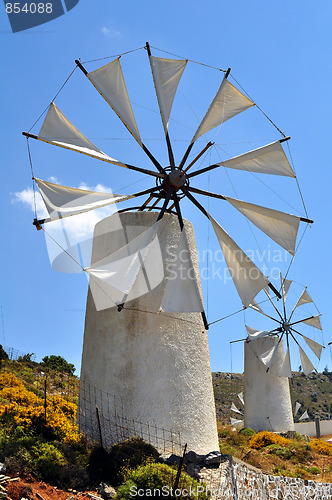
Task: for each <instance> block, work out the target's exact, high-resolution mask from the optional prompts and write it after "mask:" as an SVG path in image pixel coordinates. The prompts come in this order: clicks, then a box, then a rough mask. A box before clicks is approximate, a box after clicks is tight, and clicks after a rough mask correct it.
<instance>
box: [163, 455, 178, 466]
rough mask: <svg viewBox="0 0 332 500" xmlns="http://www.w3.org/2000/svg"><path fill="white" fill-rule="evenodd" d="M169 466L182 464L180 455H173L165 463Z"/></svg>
mask: <svg viewBox="0 0 332 500" xmlns="http://www.w3.org/2000/svg"><path fill="white" fill-rule="evenodd" d="M165 463H166V464H167V465H179V463H180V457H179V456H178V455H174V454H173V455H171V456H170V457H168V458H167V459H166V461H165Z"/></svg>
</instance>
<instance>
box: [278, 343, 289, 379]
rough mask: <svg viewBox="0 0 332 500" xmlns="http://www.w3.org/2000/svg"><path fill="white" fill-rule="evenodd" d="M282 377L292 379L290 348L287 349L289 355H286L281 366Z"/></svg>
mask: <svg viewBox="0 0 332 500" xmlns="http://www.w3.org/2000/svg"><path fill="white" fill-rule="evenodd" d="M280 377H285V378H292V368H291V361H290V352H289V347H288V349H287V353H286V356H285V359H284V362H283V364H282V366H281V370H280Z"/></svg>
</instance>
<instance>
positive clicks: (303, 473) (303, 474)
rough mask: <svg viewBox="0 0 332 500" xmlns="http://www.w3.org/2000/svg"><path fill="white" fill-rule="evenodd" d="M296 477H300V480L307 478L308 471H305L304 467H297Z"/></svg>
mask: <svg viewBox="0 0 332 500" xmlns="http://www.w3.org/2000/svg"><path fill="white" fill-rule="evenodd" d="M294 475H295V477H299V478H301V479H303V478H304V477H306V475H307V471H306V470H305V469H303V468H302V467H296V469H295V474H294Z"/></svg>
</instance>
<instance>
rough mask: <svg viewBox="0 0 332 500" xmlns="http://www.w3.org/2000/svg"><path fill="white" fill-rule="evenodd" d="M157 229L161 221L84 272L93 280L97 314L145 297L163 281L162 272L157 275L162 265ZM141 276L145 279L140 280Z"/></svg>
mask: <svg viewBox="0 0 332 500" xmlns="http://www.w3.org/2000/svg"><path fill="white" fill-rule="evenodd" d="M157 228H158V222H156V223H155V224H154V225H153V226H152V227H150V228H148V229H147V230H146V231H144V232H143V233H141V234H140V235H139V236H137V237H136V238H133V239H131V240H130V241H129V243H127V244H126V245H124V246H123V247H121V248H119V249H118V250H117V251H116V252H114V253H112V254H110V255H108V256H107V257H105V258H104V259H101V260H100V261H98V262H95V263H94V264H93V265H91V266H90V267H87V268H85V269H84V271H85V272H87V273H88V274H89V275H90V277H91V279H90V289H91V291H92V295H93V298H94V302H95V305H96V309H97V310H98V311H99V310H102V309H108V308H110V307H112V306H115V305H117V304H121V303H123V302H125V301H126V300H131V298H132V297H133V296H135V297H138V296H141V295H144V294H145V293H147V292H149V291H150V290H151V289H153V288H155V287H156V286H157V285H158V284H159V282H161V281H162V278H163V273H162V272H158V269H159V270H160V269H162V267H163V266H162V257H161V252H160V245H159V241H158V237H157V235H156V232H157ZM143 268H144V271H145V272H144V273H143ZM142 274H144V276H143V278H142V279H138V278H140V277H141V275H142ZM133 298H134V297H133Z"/></svg>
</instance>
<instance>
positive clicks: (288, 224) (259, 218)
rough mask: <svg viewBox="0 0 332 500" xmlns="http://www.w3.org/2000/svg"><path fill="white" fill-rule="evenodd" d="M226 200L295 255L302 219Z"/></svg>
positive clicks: (258, 206) (251, 204)
mask: <svg viewBox="0 0 332 500" xmlns="http://www.w3.org/2000/svg"><path fill="white" fill-rule="evenodd" d="M225 198H226V200H227V201H228V202H229V203H230V204H231V205H233V207H234V208H236V209H237V210H238V211H239V212H241V213H242V214H243V215H244V216H245V217H247V219H249V220H250V221H251V222H252V223H253V224H255V226H256V227H258V228H259V229H260V230H261V231H263V232H264V233H265V234H267V235H268V236H269V237H270V238H271V239H273V240H274V241H275V242H276V243H278V245H280V246H282V247H283V248H284V249H285V250H287V251H288V252H289V253H290V254H291V255H294V253H295V244H296V237H297V232H298V229H299V224H300V217H297V216H296V215H291V214H287V213H285V212H279V211H278V210H273V209H271V208H266V207H261V206H260V205H254V204H253V203H247V202H245V201H241V200H237V199H235V198H230V197H228V196H225Z"/></svg>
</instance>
